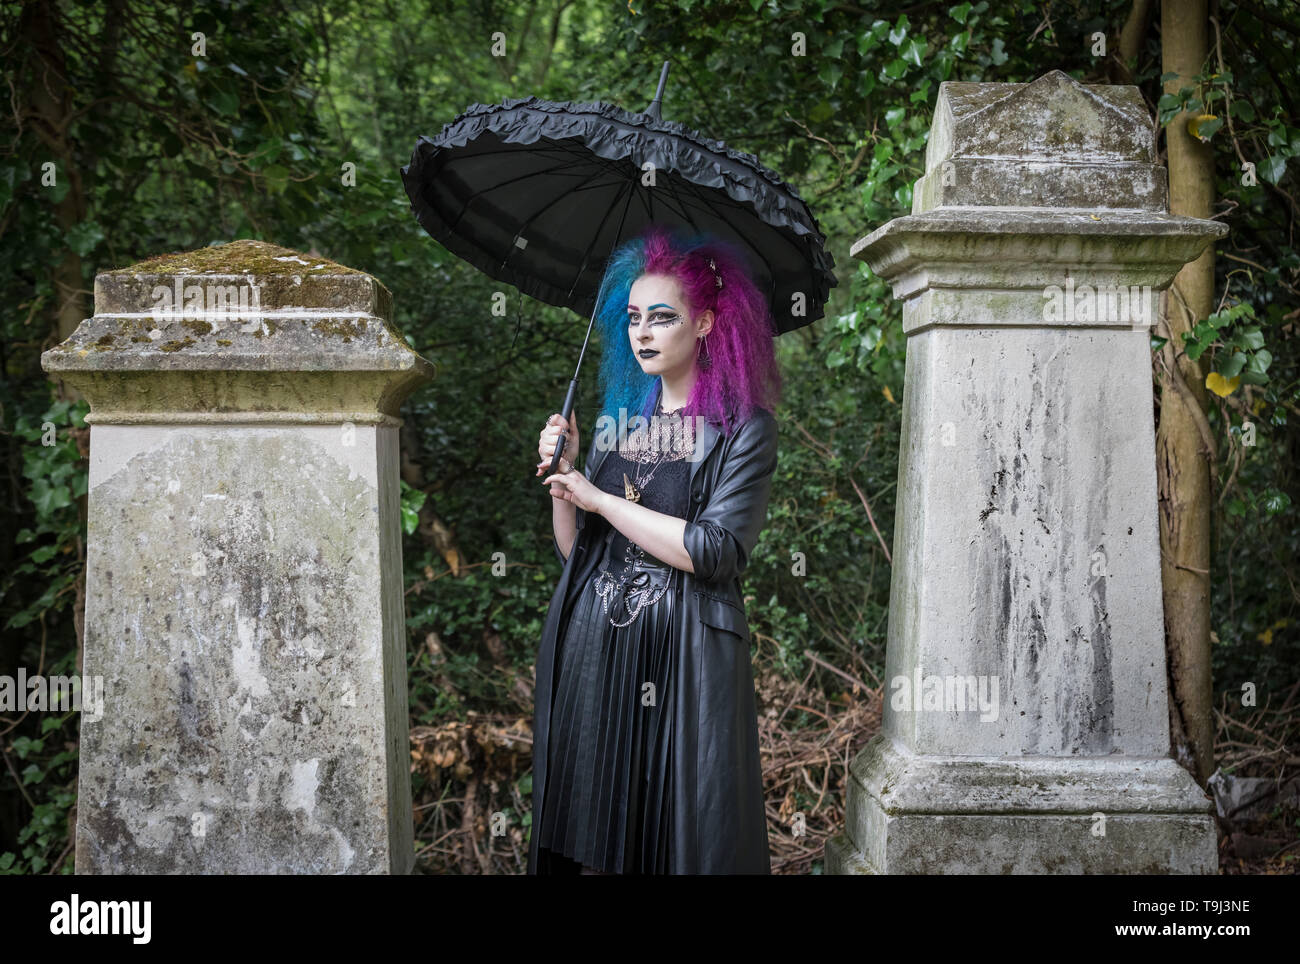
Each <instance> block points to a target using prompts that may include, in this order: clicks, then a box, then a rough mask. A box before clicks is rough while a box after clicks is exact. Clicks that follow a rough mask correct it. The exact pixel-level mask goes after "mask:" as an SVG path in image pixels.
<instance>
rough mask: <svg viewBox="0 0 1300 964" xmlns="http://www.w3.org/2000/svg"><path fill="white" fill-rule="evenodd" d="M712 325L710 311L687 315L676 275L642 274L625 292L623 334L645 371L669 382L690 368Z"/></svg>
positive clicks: (688, 311)
mask: <svg viewBox="0 0 1300 964" xmlns="http://www.w3.org/2000/svg"><path fill="white" fill-rule="evenodd" d="M712 328H713V312H712V311H702V312H700V313H699V314H698V315H696V316H695V317H693V318H692V317H691V314H690V306H688V305H687V303H686V299H685V298H683V297H682V289H681V286H680V285H679V284H678V283H677V279H676V278H672V277H668V276H665V275H654V274H647V275H642V276H641V277H640V278H638V279H637V280H636V281H635V282H634V283H633V285H632V289H631V291H630V292H628V296H627V334H628V338H629V339H631V342H632V353H633V354H634V355H636V358H637V361H639V362H640V363H641V370H642V371H644V372H645V373H646V374H647V375H659V376H660V377H662V378H663V379H664V381H666V382H669V383H673V382H676V381H678V380H679V379H680V378H681V376H683V375H685V374H687V373H689V372H690V370H691V367H692V366H693V365H694V364H695V358H696V355H697V353H698V352H699V339H700V337H701V336H703V335H707V334H708V333H709V331H710V330H711V329H712Z"/></svg>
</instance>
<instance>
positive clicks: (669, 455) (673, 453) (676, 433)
mask: <svg viewBox="0 0 1300 964" xmlns="http://www.w3.org/2000/svg"><path fill="white" fill-rule="evenodd" d="M679 412H681V409H680V408H675V409H673V410H672V411H671V412H665V411H664V410H663V402H662V401H660V402H656V403H655V410H654V415H653V416H652V424H653V425H654V426H655V427H656V431H655V432H654V433H651V432H650V431H649V429H648V428H647V430H646V433H645V446H644V451H647V452H652V453H653V452H654V451H655V446H654V445H653V444H651V442H652V439H653V438H655V437H658V438H659V439H660V441H661V442H662V436H663V433H662V432H660V431H658V426H659V425H660V424H662V423H661V422H660V419H668V424H669V428H670V431H671V441H670V443H669V444H668V445H660V446H659V448H660V451H659V453H658V457H657V458H654V460H653V462H648V460H643V459H642V458H641V457H640V456H641V454H642V452H641V449H640V447H639V446H638V447H636V448H633V447H631V446H629V448H628V451H627V454H625V455H624V456H623V458H624V460H626V461H628V462H636V463H638V464H641V463H643V462H648V464H650V471H649V472H647V473H646V474H645V475H642V474H641V472H640V471H637V472H636V481H635V482H632V481H630V480H629V479H628V477H627V473H626V472H624V473H623V498H625V499H627V500H628V501H629V502H640V501H641V496H642V494H643V493H644V492H645V487H646V486H647V485H649V483H650V480H651V479H652V478H654V474H655V473H656V472H658V471H659V466H661V465H663V464H664V463H665V462H669V461H675V460H677V459H679V458H681V457H682V456H683V454H684V451H683V450H684V448H685V441H684V439H683V422H682V418H681V416H680V415H679V414H678V413H679Z"/></svg>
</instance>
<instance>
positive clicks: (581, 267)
mask: <svg viewBox="0 0 1300 964" xmlns="http://www.w3.org/2000/svg"><path fill="white" fill-rule="evenodd" d="M631 187H632V182H631V181H624V182H623V190H628V189H630V188H631ZM614 203H615V204H617V203H618V199H617V198H615V199H614ZM610 210H613V205H611V206H610ZM624 216H625V217H626V212H625V213H624ZM608 219H609V214H608V213H606V214H605V216H604V217H603V218H602V219H601V222H600V227H598V228H597V229H596V230H595V231H593V232H592V235H591V242H590V243H589V244H588V245H587V250H586V251H584V252H583V254H582V264H580V265H579V266H578V271H577V273H576V274H575V275H574V276H573V284H571V285H570V286H569V297H570V298H572V297H573V292H574V291H575V290H576V289H577V287H578V282H579V281H581V280H582V272H584V271H585V270H587V262H588V261H590V260H591V252H592V250H593V249H595V247H596V241H597V240H598V239H599V238H600V235H601V232H602V231H603V230H604V228H605V224H606V222H607V221H608ZM621 234H622V225H621V224H620V225H619V234H616V235H614V237H616V238H617V237H620V236H621ZM599 293H600V292H599V290H597V295H599ZM599 307H600V305H599V304H597V305H596V308H599Z"/></svg>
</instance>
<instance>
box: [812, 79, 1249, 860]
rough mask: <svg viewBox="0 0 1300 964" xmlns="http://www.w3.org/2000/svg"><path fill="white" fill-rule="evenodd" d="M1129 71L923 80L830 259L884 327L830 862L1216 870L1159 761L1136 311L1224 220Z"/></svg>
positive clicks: (1149, 470)
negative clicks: (881, 544)
mask: <svg viewBox="0 0 1300 964" xmlns="http://www.w3.org/2000/svg"><path fill="white" fill-rule="evenodd" d="M1166 197H1167V187H1166V179H1165V172H1164V170H1163V168H1161V167H1160V166H1159V164H1158V163H1157V158H1156V152H1155V141H1154V135H1153V129H1152V123H1151V118H1150V116H1149V115H1148V113H1147V111H1146V108H1145V107H1144V105H1143V102H1142V98H1141V97H1140V96H1139V93H1138V91H1137V89H1136V88H1134V87H1107V86H1083V85H1081V84H1079V83H1076V82H1075V81H1074V80H1072V79H1070V78H1069V77H1067V76H1066V75H1065V74H1063V73H1060V72H1059V71H1053V72H1052V73H1049V74H1047V75H1045V76H1043V77H1041V78H1039V79H1038V80H1036V81H1034V82H1033V83H1031V84H973V83H945V84H943V85H942V86H941V87H940V90H939V101H938V106H937V108H936V114H935V119H934V124H933V126H932V127H931V131H930V142H929V147H928V150H927V155H926V174H925V176H924V177H922V178H921V179H920V180H919V181H918V182H917V185H916V191H915V195H914V201H913V213H912V214H911V215H910V216H908V217H902V218H897V219H895V220H894V221H891V222H890V223H889V224H886V225H885V226H884V227H882V228H880V229H879V230H877V231H875V232H873V233H872V234H870V235H869V236H867V237H866V238H864V239H862V240H861V241H859V242H858V243H857V244H856V245H855V246H854V248H853V254H854V255H855V256H856V257H860V258H862V259H864V260H865V261H866V262H867V263H868V264H869V265H870V266H871V269H872V270H873V271H874V272H875V273H876V274H878V275H880V276H881V277H884V278H889V279H890V280H891V282H892V284H893V289H894V294H895V296H896V297H898V298H902V299H904V305H903V324H904V329H905V331H906V333H907V336H908V341H907V362H906V385H905V389H904V396H903V423H902V442H901V452H900V465H899V478H898V506H897V515H896V519H895V529H894V570H893V581H892V584H891V587H890V607H889V629H888V652H887V657H886V682H887V691H886V694H885V714H884V725H883V732H882V733H881V734H880V735H879V736H878V737H877V738H875V739H874V740H873V741H872V742H871V743H870V744H869V745H868V746H867V748H866V749H865V750H864V751H863V752H862V754H861V755H859V756H858V758H857V759H855V760H854V761H853V764H852V766H851V768H850V780H849V788H848V801H847V804H848V814H847V823H848V826H847V830H846V833H844V834H841V835H839V836H837V837H834V838H832V839H831V840H830V841H829V842H828V844H827V848H826V856H827V867H828V870H829V872H832V873H1130V872H1131V873H1214V872H1215V870H1216V847H1215V830H1214V825H1213V823H1212V821H1211V817H1210V801H1209V798H1208V796H1206V795H1205V794H1204V793H1203V792H1202V791H1201V790H1200V788H1199V787H1197V786H1196V784H1195V782H1194V781H1193V779H1192V777H1191V776H1190V775H1189V774H1188V773H1187V771H1185V770H1184V769H1183V768H1182V767H1180V766H1179V765H1178V764H1177V763H1176V762H1175V761H1174V760H1173V759H1171V758H1170V756H1169V751H1170V745H1169V723H1168V712H1169V711H1168V703H1167V694H1166V683H1165V654H1164V645H1163V627H1162V606H1161V594H1160V547H1159V531H1158V528H1157V518H1156V466H1155V439H1154V428H1153V420H1154V419H1153V409H1152V404H1153V403H1152V388H1151V382H1152V379H1151V349H1150V333H1149V326H1150V325H1151V324H1152V323H1153V321H1154V318H1155V312H1156V310H1157V305H1156V301H1157V298H1158V295H1156V294H1154V292H1158V291H1159V290H1161V289H1163V288H1165V287H1166V286H1167V285H1168V284H1169V283H1170V282H1171V280H1172V279H1173V277H1174V274H1175V272H1176V271H1177V270H1178V268H1179V267H1180V266H1182V265H1183V264H1184V263H1185V262H1186V261H1189V260H1191V259H1192V258H1194V257H1196V255H1197V254H1198V253H1199V252H1200V251H1201V250H1202V249H1204V248H1205V246H1206V245H1207V244H1209V243H1210V242H1211V241H1212V240H1213V239H1214V238H1216V237H1220V236H1222V235H1223V234H1224V233H1226V228H1225V227H1224V226H1222V225H1220V224H1218V223H1217V222H1212V221H1202V220H1195V219H1190V218H1184V217H1171V216H1170V215H1168V214H1166V213H1165V212H1166V210H1167V207H1166Z"/></svg>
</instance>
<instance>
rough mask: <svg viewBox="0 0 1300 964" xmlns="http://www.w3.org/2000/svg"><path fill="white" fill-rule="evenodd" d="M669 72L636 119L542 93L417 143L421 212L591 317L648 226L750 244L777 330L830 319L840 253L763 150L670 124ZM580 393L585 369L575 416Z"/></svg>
mask: <svg viewBox="0 0 1300 964" xmlns="http://www.w3.org/2000/svg"><path fill="white" fill-rule="evenodd" d="M667 78H668V63H666V62H665V63H664V65H663V69H662V72H661V73H660V77H659V87H658V90H657V91H656V93H655V96H654V100H653V101H651V103H650V106H649V107H647V108H646V110H645V111H644V112H642V113H640V114H633V113H629V112H628V111H625V110H623V109H621V108H619V107H616V106H614V105H612V104H604V103H569V102H565V103H556V102H552V101H546V100H540V99H538V98H536V97H527V98H523V99H512V100H507V101H505V102H504V103H502V104H497V105H492V106H486V105H483V104H475V105H474V106H472V107H470V108H469V109H468V110H466V111H465V112H464V113H462V114H461V115H460V116H458V117H457V118H456V119H455V120H453V121H452V122H451V123H449V124H447V125H446V126H445V127H443V129H442V131H441V133H439V134H438V135H437V136H436V137H423V136H422V137H420V138H419V140H418V141H417V142H416V145H415V151H414V153H413V154H412V156H411V163H410V164H409V165H407V166H406V167H404V168H402V169H401V174H402V182H403V184H404V185H405V187H406V193H407V195H408V196H409V197H410V199H411V211H412V213H413V214H414V215H415V217H416V219H417V220H418V221H419V222H420V224H421V225H422V226H423V227H424V229H425V230H426V231H427V232H428V233H429V234H430V235H431V236H432V237H433V238H434V239H435V240H437V241H438V242H439V243H441V244H442V245H443V246H444V247H446V248H447V249H448V250H449V251H451V252H452V253H454V254H456V255H458V256H459V257H461V258H463V259H464V260H466V261H468V262H469V263H470V264H472V265H474V266H475V267H476V268H478V269H479V270H481V271H483V272H484V273H486V274H487V275H489V276H491V277H492V278H495V279H497V280H498V281H504V282H506V283H508V284H510V285H513V286H514V287H516V288H518V289H519V290H521V291H523V292H524V293H525V294H528V295H531V296H532V297H534V298H537V299H539V300H541V301H544V302H546V303H547V304H552V305H557V306H560V307H566V308H571V309H573V310H574V311H578V312H581V313H582V314H584V315H586V316H588V318H589V319H591V320H594V316H595V310H596V296H597V293H598V291H599V288H600V282H601V278H602V277H603V275H604V271H605V262H606V260H607V259H608V257H609V255H610V254H611V252H612V251H613V250H614V249H615V248H616V247H617V246H618V245H619V244H621V243H622V242H624V241H625V240H627V239H628V238H631V237H634V236H636V235H637V234H639V233H640V232H641V230H642V229H643V228H644V227H646V226H647V225H649V224H650V223H652V222H653V223H657V224H663V225H668V226H670V227H681V228H686V229H689V230H690V231H693V232H702V233H709V234H712V235H714V236H716V237H718V238H720V239H722V240H724V241H730V242H732V243H733V244H735V245H736V246H737V247H738V248H740V250H741V251H743V252H744V253H745V254H746V255H747V256H748V258H749V261H750V267H751V269H752V271H753V275H754V281H755V283H756V284H757V285H758V288H759V290H760V291H763V292H764V293H765V294H766V295H767V296H768V302H769V304H770V306H771V311H772V317H773V320H774V322H775V324H776V332H774V333H775V334H781V333H783V332H787V331H792V330H794V329H796V328H800V327H802V326H804V325H807V324H810V323H812V322H813V321H816V320H817V319H818V318H821V317H823V316H824V305H825V303H826V300H827V298H828V297H829V295H830V289H831V288H832V287H834V286H835V284H836V283H837V282H836V278H835V275H834V274H833V272H832V268H834V265H835V261H834V258H833V257H832V256H831V254H830V253H829V252H828V251H826V250H825V238H824V237H823V235H822V233H821V231H820V229H819V228H818V227H817V222H816V219H815V218H814V217H813V215H812V212H810V211H809V210H808V206H807V205H806V204H805V203H804V202H803V200H802V199H801V198H800V197H799V195H798V193H797V192H796V191H795V190H794V188H792V187H791V186H789V185H788V184H786V183H785V182H784V181H782V180H781V178H780V177H779V176H778V175H777V174H776V173H775V172H773V171H771V170H769V169H768V168H766V167H764V166H763V165H761V164H760V163H759V162H758V159H757V158H755V157H754V156H753V155H751V154H745V153H742V152H740V151H735V150H732V149H731V148H729V147H727V146H726V145H725V144H724V143H722V142H721V141H716V140H712V139H710V138H707V137H704V136H703V135H701V134H699V133H697V132H695V131H692V130H689V129H687V128H686V127H684V126H683V125H682V124H679V123H676V122H673V121H665V120H663V119H662V118H661V116H660V104H661V102H662V98H663V91H664V85H665V83H666V81H667ZM590 337H591V323H590V321H589V323H588V326H587V339H590ZM586 347H587V341H586V340H584V342H583V348H582V352H581V353H580V354H579V357H578V369H579V370H580V369H581V366H582V357H583V355H585V354H586ZM576 394H577V371H576V370H575V372H574V377H573V380H572V381H571V382H570V385H569V393H568V396H567V397H566V399H565V404H564V409H563V412H562V414H563V415H564V417H565V418H566V419H567V418H568V417H569V415H570V413H571V412H572V410H573V401H574V398H575V396H576ZM563 447H564V445H563V442H561V444H560V445H559V446H558V447H557V448H556V454H555V458H554V460H553V461H552V472H554V471H555V468H556V466H558V463H559V456H560V452H561V451H562V450H563Z"/></svg>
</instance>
